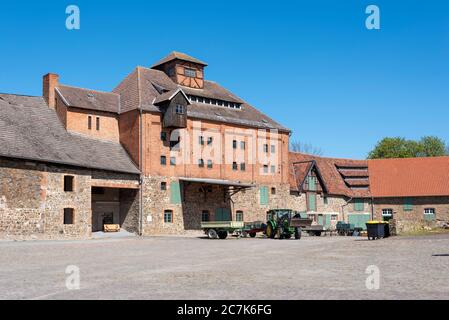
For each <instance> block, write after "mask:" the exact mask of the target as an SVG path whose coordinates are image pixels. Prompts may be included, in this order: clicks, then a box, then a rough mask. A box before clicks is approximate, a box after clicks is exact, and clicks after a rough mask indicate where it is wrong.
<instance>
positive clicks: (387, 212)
mask: <svg viewBox="0 0 449 320" xmlns="http://www.w3.org/2000/svg"><path fill="white" fill-rule="evenodd" d="M392 216H393V209H382V217H392Z"/></svg>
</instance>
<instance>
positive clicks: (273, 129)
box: [0, 52, 290, 238]
mask: <svg viewBox="0 0 449 320" xmlns="http://www.w3.org/2000/svg"><path fill="white" fill-rule="evenodd" d="M206 67H207V65H206V63H204V62H202V61H200V60H198V59H195V58H193V57H190V56H188V55H185V54H182V53H177V52H174V53H172V54H170V55H169V56H167V57H166V58H164V59H162V60H161V61H160V62H158V63H156V64H155V65H154V66H152V67H151V68H144V67H137V68H135V69H134V70H133V71H132V72H131V73H130V74H129V75H128V76H127V77H126V78H125V79H124V80H123V81H122V82H121V83H120V84H118V86H117V88H115V89H114V90H113V91H112V92H100V91H96V90H90V89H84V88H77V87H73V86H68V85H65V84H62V83H60V81H59V76H58V75H56V74H47V75H46V76H44V78H43V98H41V97H24V96H17V95H1V96H0V108H1V120H2V121H1V122H0V130H1V132H2V136H1V137H0V145H1V151H0V155H1V157H2V158H1V159H2V165H1V167H0V172H1V173H0V175H1V176H2V183H1V184H0V186H1V190H0V195H1V198H0V199H2V202H1V206H0V214H1V217H2V218H1V224H0V232H2V233H6V234H8V235H12V236H14V235H17V236H37V237H52V238H53V237H79V238H84V237H89V236H90V234H91V232H92V231H98V230H101V229H102V226H103V224H105V223H118V224H121V225H122V227H124V228H125V229H128V230H130V231H137V232H139V233H141V234H144V235H150V234H174V233H176V234H179V233H184V232H188V231H189V230H198V229H199V227H200V223H201V221H202V220H203V221H204V220H229V219H234V220H264V219H265V212H266V211H267V210H268V209H269V208H270V207H273V206H274V207H285V206H286V205H287V197H285V194H288V193H289V177H288V175H289V169H288V154H289V151H288V147H289V135H290V131H289V130H288V129H287V128H284V127H283V126H281V125H279V124H278V123H276V122H275V121H273V120H272V119H270V118H269V117H267V116H265V115H264V114H262V113H260V112H259V111H258V110H256V109H255V108H254V107H252V106H251V105H249V104H248V103H246V102H245V101H243V100H242V99H240V98H239V97H237V96H235V95H234V94H233V93H231V92H230V91H228V90H226V89H225V88H223V87H222V86H220V85H219V84H217V83H216V82H212V81H208V80H206V79H205V68H206ZM30 166H31V167H30ZM53 171H57V172H58V173H59V174H58V175H56V176H55V177H54V181H53V180H52V181H51V183H50V180H49V179H48V177H47V176H49V175H50V174H49V172H53ZM65 184H67V185H70V186H71V188H66V189H68V191H66V190H65V189H64V188H65ZM19 190H22V192H20V193H19V192H18V191H19ZM28 190H30V192H31V194H27V193H28ZM24 191H25V192H24ZM18 194H20V195H18ZM53 196H54V197H55V198H54V199H53V198H52V197H53ZM31 200H32V201H31ZM30 201H31V202H30ZM29 212H32V214H30V213H29ZM25 225H26V227H25Z"/></svg>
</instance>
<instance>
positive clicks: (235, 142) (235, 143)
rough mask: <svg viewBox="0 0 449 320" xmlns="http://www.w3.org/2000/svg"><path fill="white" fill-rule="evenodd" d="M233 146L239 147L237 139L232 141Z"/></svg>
mask: <svg viewBox="0 0 449 320" xmlns="http://www.w3.org/2000/svg"><path fill="white" fill-rule="evenodd" d="M232 148H233V149H237V140H234V141H232Z"/></svg>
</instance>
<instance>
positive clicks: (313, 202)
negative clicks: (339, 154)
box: [289, 153, 449, 232]
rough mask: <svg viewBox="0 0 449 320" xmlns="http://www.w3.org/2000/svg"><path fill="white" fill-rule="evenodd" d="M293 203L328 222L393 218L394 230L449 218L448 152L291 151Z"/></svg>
mask: <svg viewBox="0 0 449 320" xmlns="http://www.w3.org/2000/svg"><path fill="white" fill-rule="evenodd" d="M289 158H290V166H291V170H292V171H291V174H290V177H291V190H292V193H291V204H290V207H291V208H294V209H295V210H298V211H302V212H306V213H307V214H308V215H309V216H310V217H311V218H313V219H314V220H315V221H316V222H317V223H318V224H323V225H325V226H327V227H330V226H332V225H335V224H336V222H337V221H340V220H344V221H348V222H350V223H352V224H354V225H356V226H360V227H364V226H365V223H366V221H368V220H371V219H374V220H391V219H393V220H394V221H395V222H396V225H397V231H398V232H403V231H409V230H415V229H419V228H422V227H423V226H428V227H435V226H438V225H442V224H445V223H449V157H436V158H412V159H383V160H348V159H333V158H323V157H316V156H310V155H305V154H299V153H290V157H289Z"/></svg>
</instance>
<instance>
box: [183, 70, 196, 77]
mask: <svg viewBox="0 0 449 320" xmlns="http://www.w3.org/2000/svg"><path fill="white" fill-rule="evenodd" d="M184 75H185V76H186V77H189V78H196V71H195V70H194V69H189V68H184Z"/></svg>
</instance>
